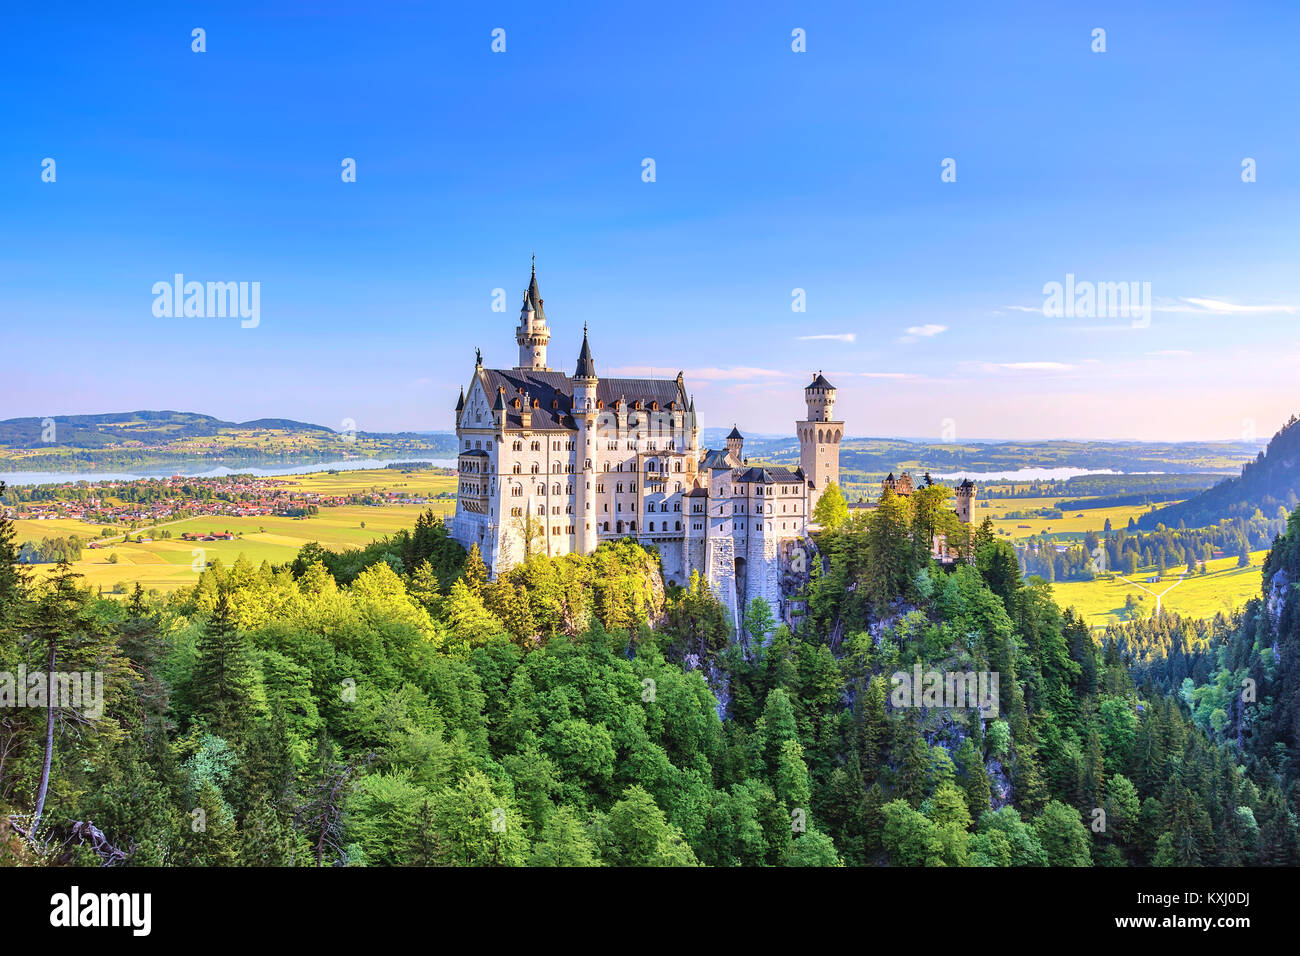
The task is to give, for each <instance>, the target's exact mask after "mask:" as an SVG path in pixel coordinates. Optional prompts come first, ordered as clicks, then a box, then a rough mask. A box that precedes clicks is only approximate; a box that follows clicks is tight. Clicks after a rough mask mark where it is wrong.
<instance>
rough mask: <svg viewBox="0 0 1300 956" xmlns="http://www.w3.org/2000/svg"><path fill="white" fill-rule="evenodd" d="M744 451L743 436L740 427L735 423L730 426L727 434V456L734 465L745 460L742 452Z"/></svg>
mask: <svg viewBox="0 0 1300 956" xmlns="http://www.w3.org/2000/svg"><path fill="white" fill-rule="evenodd" d="M744 451H745V436H744V435H742V434H741V433H740V429H739V428H737V427H736V426H735V425H732V426H731V434H730V435H728V436H727V457H728V458H730V459H731V462H732V464H733V465H735V466H736V467H740V465H741V464H742V463H743V462H744V461H745V459H744V457H743V453H744Z"/></svg>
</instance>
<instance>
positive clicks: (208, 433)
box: [0, 411, 456, 472]
mask: <svg viewBox="0 0 1300 956" xmlns="http://www.w3.org/2000/svg"><path fill="white" fill-rule="evenodd" d="M417 454H418V455H427V456H428V457H430V458H438V459H443V458H452V457H454V456H455V454H456V436H455V435H454V434H449V433H442V432H430V433H424V434H418V433H415V432H394V433H388V432H364V431H357V432H355V433H353V432H339V431H335V430H334V429H332V428H327V427H326V426H324V425H313V424H311V423H309V422H299V421H294V420H293V419H290V418H259V419H256V420H254V421H249V422H228V421H223V420H222V419H220V418H214V417H213V416H211V415H200V414H198V413H197V412H177V411H135V412H110V413H107V414H102V415H56V416H53V417H52V418H48V419H47V418H34V417H33V418H11V419H8V420H7V421H0V471H6V470H10V469H12V470H14V471H20V472H28V471H30V472H48V471H71V472H76V471H93V470H97V469H110V468H111V469H117V470H124V469H126V470H130V469H141V468H147V467H174V466H175V465H176V464H177V463H182V462H188V463H210V464H212V465H214V466H216V465H221V466H224V467H232V468H235V467H241V466H244V465H251V466H258V465H266V466H271V465H277V464H298V463H301V462H305V461H331V460H336V459H346V458H391V457H395V456H398V455H401V456H403V457H412V456H414V455H417Z"/></svg>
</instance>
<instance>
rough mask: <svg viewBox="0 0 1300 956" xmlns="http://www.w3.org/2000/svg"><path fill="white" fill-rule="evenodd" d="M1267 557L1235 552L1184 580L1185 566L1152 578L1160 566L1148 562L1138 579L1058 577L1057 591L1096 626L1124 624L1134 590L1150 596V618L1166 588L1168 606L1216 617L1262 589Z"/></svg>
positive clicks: (1146, 611) (1146, 612) (1145, 604)
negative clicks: (1240, 562)
mask: <svg viewBox="0 0 1300 956" xmlns="http://www.w3.org/2000/svg"><path fill="white" fill-rule="evenodd" d="M1267 556H1268V552H1267V551H1254V552H1251V555H1250V567H1248V568H1239V567H1237V559H1236V558H1235V557H1225V558H1215V559H1214V560H1211V561H1208V562H1206V568H1207V571H1208V573H1207V574H1205V575H1193V574H1189V575H1187V576H1186V577H1184V578H1183V580H1182V582H1181V583H1179V581H1178V579H1179V575H1180V573H1181V571H1182V569H1178V570H1175V571H1169V572H1166V574H1165V576H1164V577H1163V578H1162V579H1161V580H1160V581H1159V582H1158V583H1150V582H1148V581H1147V578H1149V577H1154V576H1155V569H1154V568H1150V567H1148V568H1141V569H1139V570H1138V573H1137V574H1136V575H1134V576H1132V577H1131V578H1129V579H1128V581H1131V582H1135V583H1128V581H1123V580H1121V579H1120V578H1119V577H1118V576H1116V577H1115V578H1113V579H1111V580H1101V581H1058V582H1057V583H1055V584H1053V585H1052V591H1053V593H1054V594H1055V596H1056V602H1057V603H1058V604H1059V605H1060V606H1061V607H1062V608H1070V607H1072V608H1074V609H1075V610H1077V611H1078V612H1079V613H1080V614H1082V615H1083V618H1084V620H1085V621H1086V622H1087V623H1088V624H1090V625H1092V626H1093V627H1099V626H1105V625H1107V624H1118V623H1121V622H1122V621H1123V620H1124V603H1125V599H1126V598H1127V596H1128V595H1130V594H1132V595H1133V596H1134V597H1136V598H1145V600H1143V601H1142V602H1141V604H1140V605H1139V607H1140V609H1141V613H1142V615H1143V616H1146V617H1150V616H1152V615H1153V614H1155V610H1156V597H1155V595H1156V594H1162V593H1163V597H1162V598H1161V602H1160V603H1161V610H1163V611H1176V612H1177V613H1179V614H1182V615H1185V616H1191V617H1201V618H1205V617H1213V616H1214V615H1215V614H1216V613H1218V612H1220V611H1222V612H1224V613H1225V614H1226V613H1230V612H1232V611H1235V610H1236V609H1237V608H1239V607H1241V606H1242V605H1243V604H1245V603H1246V602H1247V601H1248V600H1250V598H1252V597H1254V596H1255V595H1257V594H1259V588H1260V580H1259V570H1260V568H1261V567H1262V566H1263V564H1264V559H1265V558H1266V557H1267ZM1142 588H1147V589H1149V590H1150V591H1154V592H1155V594H1150V593H1148V592H1147V591H1144V590H1142ZM1171 588H1172V589H1171ZM1170 589H1171V590H1170Z"/></svg>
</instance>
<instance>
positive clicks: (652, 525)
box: [650, 521, 655, 531]
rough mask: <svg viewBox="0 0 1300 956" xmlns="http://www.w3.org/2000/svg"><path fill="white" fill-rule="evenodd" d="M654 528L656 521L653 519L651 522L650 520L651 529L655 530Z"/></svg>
mask: <svg viewBox="0 0 1300 956" xmlns="http://www.w3.org/2000/svg"><path fill="white" fill-rule="evenodd" d="M654 529H655V523H654V522H653V521H651V522H650V530H651V531H653V530H654Z"/></svg>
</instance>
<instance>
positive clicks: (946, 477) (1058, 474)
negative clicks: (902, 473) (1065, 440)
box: [930, 468, 1165, 481]
mask: <svg viewBox="0 0 1300 956" xmlns="http://www.w3.org/2000/svg"><path fill="white" fill-rule="evenodd" d="M1163 474H1165V472H1163V471H1116V470H1115V469H1113V468H1016V469H1014V470H1012V471H949V472H945V473H944V474H942V475H941V474H938V473H937V472H931V473H930V477H931V478H937V479H939V480H942V481H953V480H959V479H962V478H969V479H970V480H971V481H979V480H981V479H983V480H984V481H1067V480H1069V479H1070V478H1079V477H1082V476H1083V475H1163Z"/></svg>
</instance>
